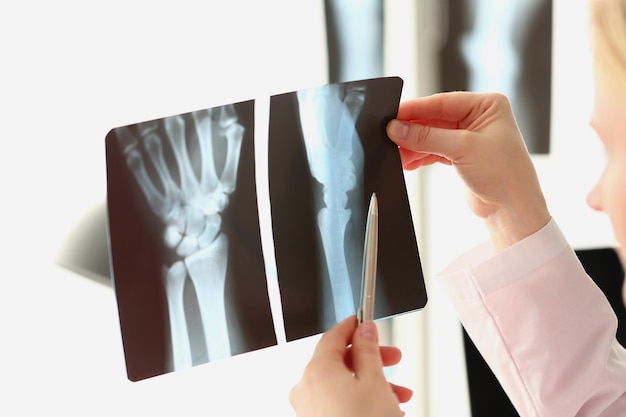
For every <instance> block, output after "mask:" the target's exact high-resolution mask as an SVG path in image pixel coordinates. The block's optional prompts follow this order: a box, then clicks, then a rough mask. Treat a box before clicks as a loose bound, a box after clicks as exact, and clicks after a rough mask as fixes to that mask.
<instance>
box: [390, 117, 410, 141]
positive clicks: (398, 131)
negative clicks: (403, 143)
mask: <svg viewBox="0 0 626 417" xmlns="http://www.w3.org/2000/svg"><path fill="white" fill-rule="evenodd" d="M408 134H409V124H408V123H407V122H401V121H400V120H397V119H393V120H392V121H391V122H389V136H393V137H394V138H397V139H404V138H406V137H407V135H408Z"/></svg>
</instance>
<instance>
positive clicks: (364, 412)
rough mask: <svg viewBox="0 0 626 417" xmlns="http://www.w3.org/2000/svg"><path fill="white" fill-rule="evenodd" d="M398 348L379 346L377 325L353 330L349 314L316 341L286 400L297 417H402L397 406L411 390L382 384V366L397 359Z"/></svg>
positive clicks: (399, 355)
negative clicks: (308, 359)
mask: <svg viewBox="0 0 626 417" xmlns="http://www.w3.org/2000/svg"><path fill="white" fill-rule="evenodd" d="M400 358H401V353H400V350H399V349H397V348H394V347H379V345H378V334H377V329H376V325H375V324H374V323H373V322H365V323H363V324H361V325H360V326H358V327H357V321H356V318H355V317H354V316H352V317H349V318H347V319H346V320H344V321H342V322H341V323H339V324H338V325H336V326H335V327H333V328H332V329H330V330H329V331H327V332H326V333H325V334H324V335H323V336H322V338H321V339H320V341H319V343H318V345H317V347H316V348H315V352H314V353H313V357H312V358H311V361H310V362H309V364H308V365H307V367H306V369H305V371H304V375H303V376H302V379H301V380H300V382H298V384H297V385H296V386H295V387H294V388H293V389H292V390H291V395H290V397H289V400H290V401H291V405H292V407H293V408H294V410H295V411H296V414H297V415H298V416H300V417H315V416H320V417H321V416H323V417H334V416H338V417H339V416H341V417H352V416H354V417H367V416H376V417H379V416H402V415H404V412H403V411H401V410H400V407H399V404H400V403H404V402H406V401H408V400H409V399H410V398H411V396H412V394H413V393H412V391H411V390H410V389H408V388H405V387H400V386H397V385H394V384H391V383H389V382H387V380H386V379H385V375H384V373H383V366H390V365H395V364H397V363H398V362H399V361H400Z"/></svg>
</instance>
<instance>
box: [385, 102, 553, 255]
mask: <svg viewBox="0 0 626 417" xmlns="http://www.w3.org/2000/svg"><path fill="white" fill-rule="evenodd" d="M387 134H388V135H389V137H390V138H391V140H393V141H394V142H395V143H396V144H397V145H398V147H399V149H400V156H401V158H402V163H403V166H404V168H405V169H415V168H418V167H421V166H425V165H430V164H432V163H435V162H442V163H445V164H449V165H452V166H454V167H455V168H456V170H457V172H458V173H459V175H460V176H461V178H462V179H463V181H464V182H465V185H466V186H467V189H468V201H469V205H470V208H471V209H472V211H473V212H474V213H475V214H476V215H477V216H479V217H481V218H483V219H484V220H485V223H486V225H487V227H488V228H489V231H490V234H491V239H492V242H493V245H494V249H495V250H496V251H499V250H502V249H504V248H506V247H508V246H510V245H512V244H513V243H516V242H518V241H519V240H521V239H523V238H525V237H526V236H528V235H530V234H532V233H534V232H536V231H537V230H539V229H540V228H542V227H543V226H545V225H546V224H547V223H548V221H549V220H550V214H549V212H548V209H547V207H546V203H545V199H544V197H543V193H542V192H541V188H540V186H539V181H538V179H537V174H536V172H535V168H534V166H533V164H532V161H531V159H530V155H529V154H528V151H527V149H526V146H525V144H524V140H523V138H522V135H521V133H520V131H519V129H518V127H517V123H516V121H515V118H514V116H513V112H512V110H511V106H510V104H509V101H508V100H507V99H506V97H504V96H503V95H500V94H478V93H468V92H454V93H442V94H435V95H432V96H429V97H424V98H419V99H415V100H411V101H407V102H404V103H402V104H401V105H400V109H399V111H398V117H397V119H396V120H392V121H391V122H390V123H389V125H388V126H387Z"/></svg>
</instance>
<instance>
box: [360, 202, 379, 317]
mask: <svg viewBox="0 0 626 417" xmlns="http://www.w3.org/2000/svg"><path fill="white" fill-rule="evenodd" d="M377 263H378V199H377V198H376V193H372V197H371V198H370V205H369V209H368V211H367V225H366V227H365V243H364V246H363V271H362V276H361V307H360V308H359V311H358V312H357V319H358V321H359V324H360V323H363V322H364V321H372V320H374V298H375V295H376V268H377Z"/></svg>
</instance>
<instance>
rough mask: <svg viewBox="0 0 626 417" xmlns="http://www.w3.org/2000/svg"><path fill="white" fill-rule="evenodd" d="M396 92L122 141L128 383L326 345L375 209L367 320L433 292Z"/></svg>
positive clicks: (113, 137) (120, 257) (230, 116)
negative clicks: (391, 135)
mask: <svg viewBox="0 0 626 417" xmlns="http://www.w3.org/2000/svg"><path fill="white" fill-rule="evenodd" d="M401 89H402V80H401V79H399V78H397V77H388V78H377V79H370V80H362V81H354V82H348V83H340V84H330V85H325V86H320V87H316V88H311V89H306V90H300V91H297V92H292V93H287V94H281V95H276V96H272V97H268V98H263V99H255V100H250V101H245V102H239V103H232V104H228V105H223V106H219V107H214V108H210V109H203V110H199V111H194V112H190V113H185V114H180V115H175V116H168V117H164V118H162V119H157V120H151V121H145V122H141V123H137V124H133V125H128V126H122V127H118V128H115V129H113V130H111V132H109V134H108V135H107V137H106V158H107V204H108V230H109V244H110V252H111V263H112V265H111V270H112V276H113V283H114V288H115V293H116V298H117V303H118V311H119V318H120V324H121V330H122V340H123V346H124V353H125V358H126V368H127V373H128V377H129V379H131V380H133V381H137V380H141V379H145V378H149V377H153V376H156V375H160V374H163V373H167V372H172V371H176V370H180V369H185V368H189V367H191V366H195V365H199V364H204V363H207V362H211V361H215V360H220V359H224V358H228V357H231V356H233V355H237V354H241V353H245V352H250V351H253V350H257V349H262V348H267V347H270V346H273V345H276V344H279V343H286V342H288V341H291V340H295V339H299V338H302V337H307V336H311V335H314V334H317V333H320V332H323V331H325V330H326V329H328V328H329V327H331V326H332V325H334V324H335V323H337V322H338V321H340V320H342V319H343V318H345V317H348V316H350V315H352V314H355V312H356V310H357V309H358V300H359V294H360V277H361V267H362V257H363V241H364V234H365V218H366V216H365V215H366V210H367V203H368V201H369V196H370V195H371V194H372V192H375V193H376V195H377V196H378V201H379V213H380V223H379V230H380V232H379V241H380V245H379V246H380V247H379V261H378V266H379V267H378V277H377V297H376V318H383V317H390V316H393V315H396V314H401V313H405V312H409V311H414V310H417V309H421V308H423V307H424V305H425V304H426V292H425V288H424V280H423V276H422V269H421V264H420V258H419V253H418V247H417V242H416V240H415V233H414V229H413V224H412V219H411V213H410V208H409V203H408V198H407V193H406V188H405V184H404V177H403V173H402V167H401V164H400V159H399V154H398V151H397V147H396V146H395V145H394V144H393V143H392V142H391V141H390V140H389V139H388V138H387V136H386V133H385V126H386V124H387V122H388V121H389V120H391V119H392V118H393V117H395V115H396V113H397V108H398V103H399V98H400V93H401Z"/></svg>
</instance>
